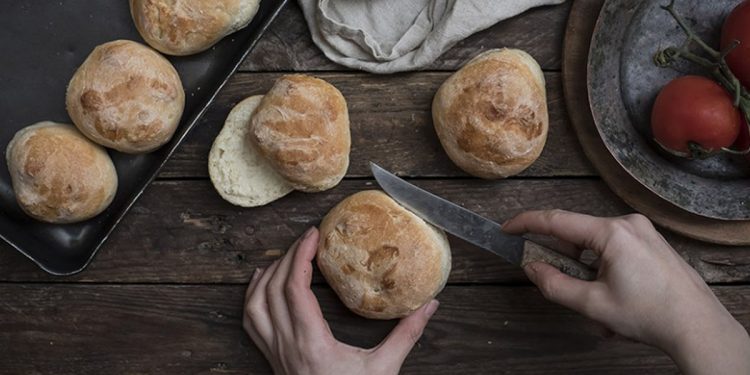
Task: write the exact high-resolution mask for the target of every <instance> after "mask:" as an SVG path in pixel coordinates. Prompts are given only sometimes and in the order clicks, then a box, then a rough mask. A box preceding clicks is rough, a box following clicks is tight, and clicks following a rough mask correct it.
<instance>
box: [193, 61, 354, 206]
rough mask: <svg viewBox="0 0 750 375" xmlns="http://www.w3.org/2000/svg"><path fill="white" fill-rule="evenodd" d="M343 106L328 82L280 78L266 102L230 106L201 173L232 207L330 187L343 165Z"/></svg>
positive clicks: (346, 139) (346, 145)
mask: <svg viewBox="0 0 750 375" xmlns="http://www.w3.org/2000/svg"><path fill="white" fill-rule="evenodd" d="M350 148H351V135H350V131H349V112H348V110H347V106H346V100H345V99H344V97H343V96H342V95H341V93H340V92H339V91H338V90H337V89H336V88H335V87H333V86H332V85H331V84H329V83H328V82H325V81H323V80H321V79H317V78H313V77H309V76H304V75H286V76H282V77H281V78H279V79H278V80H277V81H276V83H275V84H274V86H273V87H272V88H271V90H270V91H269V92H268V93H267V94H266V95H265V96H253V97H250V98H247V99H245V100H243V101H242V102H240V103H239V104H237V105H236V106H235V107H234V109H232V111H231V113H230V114H229V116H228V117H227V120H226V122H225V123H224V128H223V129H222V130H221V132H220V133H219V135H218V136H217V137H216V140H215V141H214V144H213V146H212V147H211V152H210V153H209V161H208V171H209V175H210V176H211V181H212V182H213V184H214V187H215V188H216V190H217V191H218V192H219V194H220V195H221V196H222V197H223V198H224V199H225V200H227V201H229V202H230V203H232V204H235V205H239V206H243V207H255V206H262V205H265V204H267V203H270V202H272V201H274V200H276V199H279V198H281V197H283V196H284V195H286V194H288V193H289V192H291V191H292V190H294V189H296V190H300V191H304V192H318V191H323V190H327V189H330V188H332V187H334V186H336V185H337V184H338V183H339V182H340V181H341V179H343V178H344V175H345V174H346V170H347V168H348V167H349V151H350Z"/></svg>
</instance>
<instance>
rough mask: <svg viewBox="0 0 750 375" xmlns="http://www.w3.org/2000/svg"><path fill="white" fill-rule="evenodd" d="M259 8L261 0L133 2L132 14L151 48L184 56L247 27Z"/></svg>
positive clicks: (131, 6) (147, 0) (151, 0)
mask: <svg viewBox="0 0 750 375" xmlns="http://www.w3.org/2000/svg"><path fill="white" fill-rule="evenodd" d="M259 5H260V0H130V14H131V15H132V17H133V21H134V23H135V26H136V28H137V29H138V32H139V33H140V34H141V36H142V37H143V39H144V40H145V41H146V43H148V44H149V45H150V46H151V47H154V48H155V49H157V50H159V51H161V52H163V53H166V54H168V55H176V56H184V55H192V54H195V53H198V52H201V51H205V50H207V49H208V48H210V47H211V46H213V45H214V44H216V43H217V42H218V41H220V40H221V39H222V38H224V37H225V36H227V35H229V34H231V33H233V32H235V31H238V30H240V29H243V28H245V26H247V25H248V24H250V21H252V19H253V17H255V14H256V13H257V12H258V7H259Z"/></svg>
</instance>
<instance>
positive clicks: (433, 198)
mask: <svg viewBox="0 0 750 375" xmlns="http://www.w3.org/2000/svg"><path fill="white" fill-rule="evenodd" d="M370 169H371V170H372V174H373V176H374V177H375V180H376V181H377V182H378V184H379V185H380V187H381V188H383V190H384V191H385V192H386V193H387V194H388V195H389V196H390V197H391V198H393V199H394V200H395V201H396V202H398V203H399V204H401V205H402V206H404V207H405V208H406V209H408V210H409V211H412V212H413V213H414V214H416V215H417V216H419V217H421V218H422V219H424V220H425V221H427V222H428V223H430V224H432V225H434V226H436V227H438V228H442V229H443V230H445V231H446V232H448V233H450V234H452V235H454V236H456V237H458V238H461V239H463V240H464V241H467V242H469V243H471V244H474V245H476V246H478V247H480V248H482V249H485V250H488V251H490V252H492V253H494V254H496V255H498V256H500V257H501V258H503V259H505V260H506V261H508V262H509V263H511V264H514V265H516V266H521V267H522V266H525V265H526V264H528V263H531V262H539V261H541V262H545V263H548V264H551V265H553V266H555V267H557V268H558V269H560V270H561V271H562V272H564V273H566V274H568V275H570V276H574V277H577V278H579V279H583V280H594V279H596V272H595V271H594V270H593V269H591V268H590V267H589V266H587V265H585V264H583V263H581V262H579V261H577V260H575V259H573V258H570V257H567V256H565V255H563V254H560V253H558V252H555V251H554V250H551V249H548V248H546V247H544V246H541V245H539V244H537V243H534V242H532V241H529V240H527V239H526V238H524V237H521V236H514V235H510V234H506V233H504V232H503V231H502V226H501V225H500V224H498V223H496V222H494V221H492V220H489V219H487V218H485V217H483V216H481V215H478V214H476V213H474V212H472V211H470V210H467V209H465V208H463V207H461V206H459V205H457V204H455V203H453V202H450V201H448V200H446V199H443V198H441V197H438V196H437V195H435V194H432V193H430V192H428V191H426V190H424V189H421V188H419V187H417V186H414V185H412V184H410V183H408V182H406V181H404V180H403V179H401V178H399V177H398V176H396V175H394V174H392V173H390V172H388V171H386V170H385V169H383V168H381V167H380V166H378V165H377V164H375V163H372V162H371V163H370Z"/></svg>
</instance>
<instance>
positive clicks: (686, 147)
mask: <svg viewBox="0 0 750 375" xmlns="http://www.w3.org/2000/svg"><path fill="white" fill-rule="evenodd" d="M741 123H742V115H741V113H740V110H739V109H737V108H736V107H735V106H734V102H733V99H732V96H731V95H730V94H729V93H728V92H727V91H726V90H725V89H724V88H723V87H721V86H720V85H719V84H718V83H716V82H714V81H712V80H710V79H708V78H705V77H699V76H685V77H680V78H677V79H675V80H674V81H672V82H670V83H669V84H667V85H666V86H664V88H663V89H662V90H661V92H660V93H659V96H657V98H656V103H654V109H653V111H652V112H651V129H652V131H653V134H654V138H655V139H656V141H657V142H659V144H660V145H661V146H662V147H664V148H665V149H667V150H668V151H672V152H673V153H677V154H681V155H683V156H687V157H698V156H699V155H694V154H693V152H692V150H691V148H690V143H695V144H697V145H699V146H701V147H702V148H703V149H704V150H705V151H707V152H714V151H718V150H720V149H722V148H724V147H730V146H732V144H733V143H734V141H735V140H736V139H737V137H738V136H739V134H740V126H741Z"/></svg>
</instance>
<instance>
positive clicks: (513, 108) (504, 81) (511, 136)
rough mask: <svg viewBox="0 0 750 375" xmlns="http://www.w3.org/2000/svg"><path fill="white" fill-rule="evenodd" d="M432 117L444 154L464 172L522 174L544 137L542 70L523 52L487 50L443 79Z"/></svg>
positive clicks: (487, 175) (492, 176)
mask: <svg viewBox="0 0 750 375" xmlns="http://www.w3.org/2000/svg"><path fill="white" fill-rule="evenodd" d="M432 118H433V122H434V124H435V130H436V132H437V135H438V137H439V138H440V142H441V143H442V144H443V148H444V149H445V151H446V152H447V153H448V156H449V157H450V158H451V160H453V162H454V163H456V165H458V166H459V167H460V168H461V169H463V170H464V171H466V172H467V173H469V174H472V175H474V176H477V177H482V178H486V179H497V178H505V177H509V176H513V175H516V174H518V173H521V172H522V171H523V170H525V169H526V168H528V167H529V166H530V165H531V164H533V163H534V161H536V159H537V158H538V157H539V155H540V154H541V153H542V150H543V149H544V145H545V143H546V140H547V131H548V129H549V115H548V113H547V94H546V91H545V82H544V75H543V73H542V70H541V68H540V67H539V65H538V64H537V63H536V61H535V60H534V58H533V57H531V56H530V55H529V54H527V53H526V52H523V51H520V50H513V49H501V50H491V51H487V52H485V53H483V54H481V55H479V56H477V57H475V58H474V59H472V60H471V61H469V62H468V63H467V64H466V65H465V66H464V67H463V68H461V69H460V70H459V71H458V72H456V73H455V74H453V75H452V76H451V77H450V78H448V80H446V81H445V83H443V85H442V86H441V87H440V89H439V90H438V92H437V94H436V95H435V98H434V100H433V103H432Z"/></svg>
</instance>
